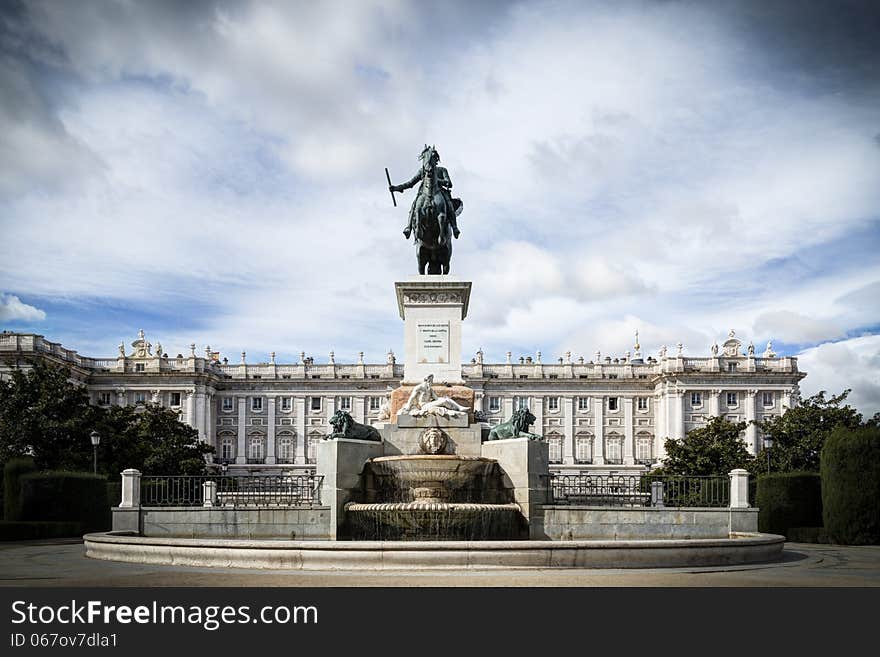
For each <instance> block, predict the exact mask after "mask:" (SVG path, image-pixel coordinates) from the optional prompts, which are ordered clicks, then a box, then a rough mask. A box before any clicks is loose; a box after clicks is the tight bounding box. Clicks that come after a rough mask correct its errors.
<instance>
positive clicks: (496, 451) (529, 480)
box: [482, 438, 550, 539]
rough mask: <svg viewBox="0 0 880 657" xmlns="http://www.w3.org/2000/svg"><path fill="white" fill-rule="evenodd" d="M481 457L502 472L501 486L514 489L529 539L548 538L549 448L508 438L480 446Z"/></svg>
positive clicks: (534, 442) (537, 442) (525, 440)
mask: <svg viewBox="0 0 880 657" xmlns="http://www.w3.org/2000/svg"><path fill="white" fill-rule="evenodd" d="M482 456H484V457H486V458H490V459H495V460H496V461H498V464H499V465H500V466H501V469H502V470H504V474H505V477H504V484H505V486H507V487H508V488H512V489H513V495H514V500H515V501H516V503H517V504H519V505H520V507H521V508H522V513H523V515H524V516H525V518H526V521H527V522H528V525H529V538H531V539H544V538H547V536H546V534H545V532H544V509H543V505H545V504H547V503H548V502H549V496H550V489H549V487H550V445H549V444H548V443H547V442H546V441H544V440H530V439H528V438H509V439H508V440H491V441H487V442H485V443H483V449H482Z"/></svg>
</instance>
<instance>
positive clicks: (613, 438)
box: [605, 432, 623, 465]
mask: <svg viewBox="0 0 880 657" xmlns="http://www.w3.org/2000/svg"><path fill="white" fill-rule="evenodd" d="M605 463H608V464H610V465H618V464H621V463H623V436H621V435H620V434H619V433H613V432H612V433H609V434H608V435H607V436H605Z"/></svg>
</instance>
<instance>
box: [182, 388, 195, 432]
mask: <svg viewBox="0 0 880 657" xmlns="http://www.w3.org/2000/svg"><path fill="white" fill-rule="evenodd" d="M184 394H185V395H186V423H187V424H188V425H189V426H191V427H192V428H193V429H195V428H196V391H195V389H194V388H191V389H189V390H186V391H184Z"/></svg>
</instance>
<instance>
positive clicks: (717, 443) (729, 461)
mask: <svg viewBox="0 0 880 657" xmlns="http://www.w3.org/2000/svg"><path fill="white" fill-rule="evenodd" d="M745 428H746V423H745V422H738V423H733V422H730V421H728V420H725V419H724V418H722V417H713V418H710V419H709V421H708V423H707V424H706V426H704V427H700V428H699V429H694V430H692V431H689V432H688V434H687V435H686V436H685V437H684V439H682V440H674V439H668V440H667V441H666V458H665V459H664V460H663V467H662V473H663V474H665V475H691V476H708V475H726V474H727V473H728V472H730V471H731V470H733V469H734V468H745V469H746V470H750V471H753V470H752V467H753V462H754V459H753V457H752V456H751V454H749V451H748V449H747V448H746V444H745V442H744V441H743V439H742V438H741V437H740V434H741V433H742V432H743V431H744V430H745Z"/></svg>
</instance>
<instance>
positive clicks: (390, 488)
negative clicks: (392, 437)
mask: <svg viewBox="0 0 880 657" xmlns="http://www.w3.org/2000/svg"><path fill="white" fill-rule="evenodd" d="M364 472H365V475H366V493H367V501H368V502H417V501H420V502H470V503H497V502H502V500H500V499H498V498H499V497H500V496H501V495H502V492H503V489H502V485H501V470H500V468H499V467H498V462H497V461H495V460H494V459H488V458H483V457H481V456H459V455H456V454H410V455H403V456H381V457H378V458H373V459H370V460H368V461H367V463H366V465H365V468H364ZM503 501H508V500H503Z"/></svg>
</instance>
